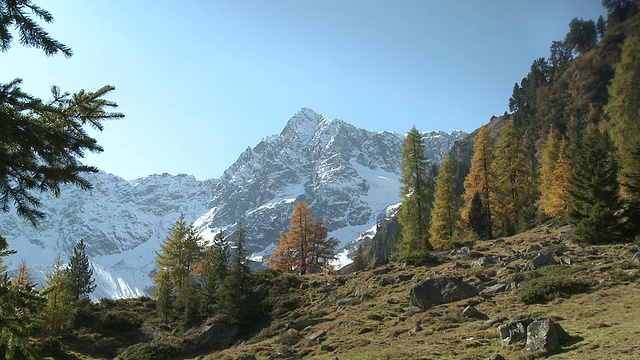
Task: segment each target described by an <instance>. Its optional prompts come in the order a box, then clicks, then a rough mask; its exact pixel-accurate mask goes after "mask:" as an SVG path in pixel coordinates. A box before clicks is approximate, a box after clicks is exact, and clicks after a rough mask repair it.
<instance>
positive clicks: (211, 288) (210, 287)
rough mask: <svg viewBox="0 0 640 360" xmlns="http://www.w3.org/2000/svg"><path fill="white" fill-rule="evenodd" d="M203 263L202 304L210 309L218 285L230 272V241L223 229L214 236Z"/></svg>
mask: <svg viewBox="0 0 640 360" xmlns="http://www.w3.org/2000/svg"><path fill="white" fill-rule="evenodd" d="M202 263H203V266H202V274H201V276H200V279H201V282H202V302H203V304H202V305H203V307H204V308H205V309H208V308H209V307H210V306H212V305H213V304H214V303H215V294H216V292H217V291H218V287H219V286H220V284H222V281H224V279H225V278H226V277H227V274H228V273H229V269H228V263H229V243H228V242H227V240H226V239H225V237H224V233H223V232H222V230H220V232H218V233H217V234H216V235H215V236H214V238H213V244H212V245H211V247H210V248H208V249H207V250H205V252H204V256H203V259H202Z"/></svg>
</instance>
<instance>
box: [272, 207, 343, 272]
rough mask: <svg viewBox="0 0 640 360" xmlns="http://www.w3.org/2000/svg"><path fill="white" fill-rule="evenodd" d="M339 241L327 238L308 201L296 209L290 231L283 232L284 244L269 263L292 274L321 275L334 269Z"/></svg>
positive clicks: (294, 209) (274, 253) (281, 237)
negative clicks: (332, 266) (329, 269)
mask: <svg viewBox="0 0 640 360" xmlns="http://www.w3.org/2000/svg"><path fill="white" fill-rule="evenodd" d="M336 246H337V241H336V240H334V239H327V228H326V227H325V226H324V224H323V222H322V221H314V220H313V216H312V214H311V210H310V209H309V206H308V205H307V202H306V201H302V202H298V203H296V205H295V206H294V207H293V213H292V214H291V221H290V222H289V231H288V232H286V233H280V243H279V245H278V248H277V249H276V250H275V251H274V252H273V254H272V255H271V257H270V258H269V260H268V264H269V266H271V267H272V268H274V269H276V270H280V271H283V272H287V273H292V274H300V275H304V274H308V273H319V272H322V271H323V270H324V269H328V268H330V266H331V264H330V261H331V260H333V259H334V258H335V254H334V250H335V247H336Z"/></svg>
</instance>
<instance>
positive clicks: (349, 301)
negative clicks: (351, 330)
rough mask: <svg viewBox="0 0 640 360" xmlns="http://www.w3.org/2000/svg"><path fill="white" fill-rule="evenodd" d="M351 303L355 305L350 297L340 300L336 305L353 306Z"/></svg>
mask: <svg viewBox="0 0 640 360" xmlns="http://www.w3.org/2000/svg"><path fill="white" fill-rule="evenodd" d="M351 303H353V299H352V298H348V297H346V298H342V299H338V301H336V305H338V306H344V305H351Z"/></svg>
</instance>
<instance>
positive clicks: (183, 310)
mask: <svg viewBox="0 0 640 360" xmlns="http://www.w3.org/2000/svg"><path fill="white" fill-rule="evenodd" d="M175 308H176V310H177V311H178V312H179V314H180V327H181V328H182V330H183V331H184V330H187V329H189V328H190V327H191V326H193V325H194V324H195V323H196V320H197V319H198V317H199V315H200V313H199V309H200V297H199V296H198V284H197V283H196V281H195V279H194V277H193V276H189V277H187V278H186V279H185V281H184V283H183V284H182V286H181V287H180V290H179V291H178V296H177V297H176V301H175Z"/></svg>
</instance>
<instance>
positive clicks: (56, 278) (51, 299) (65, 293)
mask: <svg viewBox="0 0 640 360" xmlns="http://www.w3.org/2000/svg"><path fill="white" fill-rule="evenodd" d="M64 271H65V270H64V265H63V263H62V259H61V258H60V255H58V256H57V257H56V259H55V262H54V264H53V270H52V271H51V273H50V274H49V275H48V276H47V287H48V289H47V290H46V295H47V305H46V306H45V308H44V310H43V311H42V319H43V327H44V331H45V334H47V335H48V336H53V337H59V336H61V335H62V331H63V330H64V329H66V328H67V327H69V326H70V325H71V324H72V323H73V321H74V319H75V315H76V308H75V306H73V302H74V297H73V295H72V294H71V293H70V291H69V288H70V287H69V283H68V281H67V279H66V278H65V276H64Z"/></svg>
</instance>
